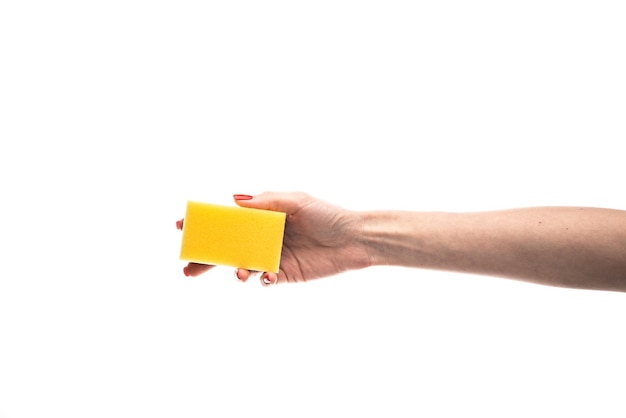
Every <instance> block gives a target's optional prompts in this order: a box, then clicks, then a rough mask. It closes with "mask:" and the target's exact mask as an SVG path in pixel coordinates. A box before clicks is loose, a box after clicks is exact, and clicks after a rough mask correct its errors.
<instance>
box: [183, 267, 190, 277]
mask: <svg viewBox="0 0 626 418" xmlns="http://www.w3.org/2000/svg"><path fill="white" fill-rule="evenodd" d="M183 274H184V275H185V276H187V277H189V276H191V275H190V274H189V269H188V268H187V267H185V268H183Z"/></svg>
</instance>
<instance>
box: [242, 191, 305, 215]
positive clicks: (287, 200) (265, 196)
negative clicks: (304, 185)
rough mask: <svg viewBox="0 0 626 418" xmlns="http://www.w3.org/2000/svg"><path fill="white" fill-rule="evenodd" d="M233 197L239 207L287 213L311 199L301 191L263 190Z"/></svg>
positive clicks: (295, 210) (293, 211)
mask: <svg viewBox="0 0 626 418" xmlns="http://www.w3.org/2000/svg"><path fill="white" fill-rule="evenodd" d="M233 198H234V199H235V203H237V205H239V206H241V207H245V208H254V209H265V210H273V211H276V212H284V213H287V214H292V213H295V212H297V211H298V209H300V208H302V207H304V206H306V205H307V204H308V203H310V202H311V201H312V200H313V198H312V197H311V196H309V195H307V194H306V193H302V192H291V193H277V192H264V193H261V194H258V195H255V196H250V195H241V194H236V195H234V196H233Z"/></svg>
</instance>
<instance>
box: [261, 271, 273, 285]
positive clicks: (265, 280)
mask: <svg viewBox="0 0 626 418" xmlns="http://www.w3.org/2000/svg"><path fill="white" fill-rule="evenodd" d="M263 283H265V284H272V281H271V280H270V276H269V274H267V273H265V274H264V275H263Z"/></svg>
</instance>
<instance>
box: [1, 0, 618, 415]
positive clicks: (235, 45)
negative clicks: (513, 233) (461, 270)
mask: <svg viewBox="0 0 626 418" xmlns="http://www.w3.org/2000/svg"><path fill="white" fill-rule="evenodd" d="M621 3H622V2H618V1H615V2H609V1H593V2H591V1H588V2H584V1H552V0H542V1H525V2H498V1H473V2H460V1H433V2H412V1H407V2H400V1H385V2H383V1H379V2H373V1H342V0H336V1H316V2H298V1H228V2H226V1H224V2H203V1H198V2H190V1H177V2H173V1H169V2H168V1H133V0H124V1H106V2H81V1H56V2H44V1H39V2H34V1H10V0H8V1H3V2H2V3H0V64H1V65H0V140H1V145H0V182H1V183H0V184H1V193H2V194H1V198H2V204H1V205H0V219H1V220H2V228H1V229H0V243H1V244H2V258H1V264H0V417H3V418H20V417H47V416H59V417H113V416H114V417H143V416H146V417H147V416H150V417H209V416H215V417H231V416H232V417H239V416H272V417H298V416H316V417H317V416H358V415H363V414H369V415H371V416H394V417H404V416H407V417H408V416H427V417H450V416H480V417H502V416H507V417H529V416H533V417H555V416H576V417H578V416H585V417H589V416H598V417H623V416H624V415H625V414H626V401H625V400H624V393H625V392H624V389H625V388H626V380H625V377H624V376H626V356H625V355H624V353H625V352H626V341H625V338H624V318H625V317H626V296H624V295H623V294H619V293H610V292H591V291H577V290H567V289H556V288H549V287H543V286H537V285H530V284H525V283H520V282H515V281H510V280H506V279H495V278H488V277H480V276H472V275H460V274H452V273H442V272H431V271H419V270H408V269H402V268H383V267H379V268H373V269H371V270H366V271H359V272H352V273H348V274H344V275H341V276H339V277H333V278H329V279H325V280H320V281H317V282H314V283H309V284H304V285H294V286H279V287H275V288H267V289H266V288H262V287H261V286H260V285H259V283H258V282H256V281H255V282H249V283H246V284H245V285H243V284H241V283H238V282H237V281H236V280H235V279H234V276H233V272H232V269H229V268H218V269H215V270H213V271H211V272H210V273H209V274H206V275H205V276H203V277H200V278H194V279H191V278H185V277H184V276H183V274H182V267H183V265H184V264H183V262H181V261H179V260H178V249H179V244H180V241H179V240H180V235H179V231H177V230H176V229H175V221H176V220H177V219H179V218H180V217H182V215H183V212H184V207H185V202H186V200H188V199H197V200H203V201H207V202H212V203H225V204H231V203H232V201H231V196H232V194H233V193H247V194H255V193H259V192H261V191H264V190H278V191H289V190H304V191H307V192H309V193H310V194H313V195H316V196H318V197H320V198H322V199H325V200H328V201H331V202H333V203H336V204H339V205H342V206H344V207H347V208H351V209H359V210H367V209H387V208H390V209H391V208H393V209H409V210H445V211H469V210H488V209H499V208H510V207H520V206H534V205H583V206H601V207H612V208H620V209H626V194H625V193H624V178H625V174H626V168H625V163H624V161H625V159H624V152H623V144H624V140H625V138H626V136H625V134H626V125H625V118H624V117H625V115H626V101H625V99H624V98H625V97H626V81H625V80H626V77H624V74H626V59H625V53H624V51H625V50H626V48H625V47H626V45H625V44H626V25H624V22H625V21H626V13H625V11H624V8H623V7H622V6H621Z"/></svg>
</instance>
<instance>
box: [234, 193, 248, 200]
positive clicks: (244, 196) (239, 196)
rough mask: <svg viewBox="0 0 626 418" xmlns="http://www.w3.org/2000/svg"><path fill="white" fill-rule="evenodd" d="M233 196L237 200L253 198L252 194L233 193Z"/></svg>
mask: <svg viewBox="0 0 626 418" xmlns="http://www.w3.org/2000/svg"><path fill="white" fill-rule="evenodd" d="M233 197H234V198H235V200H250V199H252V196H250V195H249V194H235V195H233Z"/></svg>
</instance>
